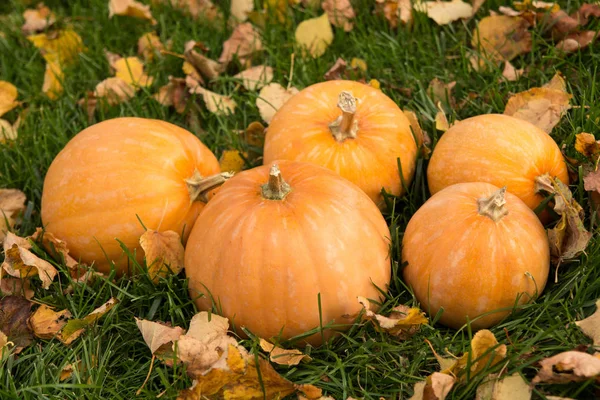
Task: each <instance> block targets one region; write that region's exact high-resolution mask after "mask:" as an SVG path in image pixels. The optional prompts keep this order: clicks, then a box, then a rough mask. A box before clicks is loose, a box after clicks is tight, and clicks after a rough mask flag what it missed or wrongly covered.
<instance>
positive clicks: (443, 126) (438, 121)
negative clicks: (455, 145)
mask: <svg viewBox="0 0 600 400" xmlns="http://www.w3.org/2000/svg"><path fill="white" fill-rule="evenodd" d="M437 108H438V112H437V114H436V115H435V129H437V130H438V131H442V132H446V131H447V130H448V129H450V123H449V122H448V118H446V113H445V112H444V108H443V107H442V102H441V101H438V102H437Z"/></svg>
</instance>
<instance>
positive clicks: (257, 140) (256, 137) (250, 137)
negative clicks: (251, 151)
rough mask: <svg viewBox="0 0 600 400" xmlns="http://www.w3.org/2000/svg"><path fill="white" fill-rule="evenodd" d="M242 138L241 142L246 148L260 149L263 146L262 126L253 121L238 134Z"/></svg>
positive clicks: (263, 134)
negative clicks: (246, 145)
mask: <svg viewBox="0 0 600 400" xmlns="http://www.w3.org/2000/svg"><path fill="white" fill-rule="evenodd" d="M240 133H241V134H242V135H243V137H242V141H244V142H246V144H248V146H253V147H256V148H259V149H262V148H263V147H264V144H265V134H266V130H265V127H264V126H263V124H261V123H260V122H258V121H254V122H252V123H250V125H248V127H247V128H246V130H244V131H242V132H240Z"/></svg>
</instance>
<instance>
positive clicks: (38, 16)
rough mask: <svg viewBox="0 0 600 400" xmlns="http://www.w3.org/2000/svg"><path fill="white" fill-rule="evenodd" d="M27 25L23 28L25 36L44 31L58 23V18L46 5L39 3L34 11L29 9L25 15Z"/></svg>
mask: <svg viewBox="0 0 600 400" xmlns="http://www.w3.org/2000/svg"><path fill="white" fill-rule="evenodd" d="M23 18H24V19H25V23H24V24H23V26H22V27H21V31H23V33H24V34H26V35H29V34H32V33H34V32H39V31H43V30H44V29H46V28H48V27H49V26H51V25H52V24H54V23H55V22H56V16H55V15H54V13H53V12H52V11H50V9H49V8H48V7H46V6H45V5H44V3H39V4H38V5H37V7H36V8H34V9H31V8H29V9H27V10H25V12H24V13H23Z"/></svg>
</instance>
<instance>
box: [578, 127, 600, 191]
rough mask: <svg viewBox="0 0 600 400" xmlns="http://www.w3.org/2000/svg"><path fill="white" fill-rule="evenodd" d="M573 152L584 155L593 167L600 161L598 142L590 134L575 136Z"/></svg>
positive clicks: (599, 143) (583, 133)
mask: <svg viewBox="0 0 600 400" xmlns="http://www.w3.org/2000/svg"><path fill="white" fill-rule="evenodd" d="M575 150H577V151H578V152H579V153H581V154H582V155H584V156H585V157H586V158H587V159H589V160H590V161H591V162H592V163H594V165H597V164H598V160H599V159H600V142H599V141H597V140H596V138H595V137H594V135H592V134H591V133H586V132H582V133H578V134H577V135H575ZM586 190H587V189H586Z"/></svg>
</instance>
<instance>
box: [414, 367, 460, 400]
mask: <svg viewBox="0 0 600 400" xmlns="http://www.w3.org/2000/svg"><path fill="white" fill-rule="evenodd" d="M455 381H456V379H454V377H452V376H450V375H447V374H442V373H439V372H434V373H433V374H431V375H430V376H428V377H427V380H425V381H421V382H417V383H415V392H414V394H413V396H412V397H411V398H410V399H409V400H444V399H445V398H446V396H448V393H450V390H452V387H453V386H454V382H455Z"/></svg>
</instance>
